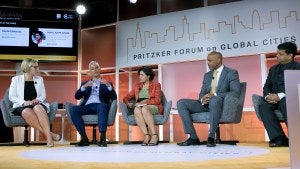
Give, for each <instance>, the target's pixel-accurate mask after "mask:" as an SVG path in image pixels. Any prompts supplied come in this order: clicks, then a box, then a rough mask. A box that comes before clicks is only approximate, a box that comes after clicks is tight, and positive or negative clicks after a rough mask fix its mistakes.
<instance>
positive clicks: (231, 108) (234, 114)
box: [221, 94, 243, 123]
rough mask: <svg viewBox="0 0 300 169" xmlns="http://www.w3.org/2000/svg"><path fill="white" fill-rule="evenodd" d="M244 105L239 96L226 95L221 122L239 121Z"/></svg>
mask: <svg viewBox="0 0 300 169" xmlns="http://www.w3.org/2000/svg"><path fill="white" fill-rule="evenodd" d="M242 113H243V106H242V104H241V102H240V100H239V98H237V97H235V96H232V95H230V94H228V95H226V96H225V98H224V104H223V114H222V118H221V119H222V120H221V122H229V123H239V122H240V121H241V118H242Z"/></svg>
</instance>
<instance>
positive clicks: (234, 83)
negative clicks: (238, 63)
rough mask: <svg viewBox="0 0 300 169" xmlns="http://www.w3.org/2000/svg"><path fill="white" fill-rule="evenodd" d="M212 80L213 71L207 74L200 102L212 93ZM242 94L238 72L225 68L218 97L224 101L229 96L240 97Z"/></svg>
mask: <svg viewBox="0 0 300 169" xmlns="http://www.w3.org/2000/svg"><path fill="white" fill-rule="evenodd" d="M212 79H213V71H209V72H207V73H205V75H204V79H203V84H202V88H201V92H200V94H199V100H201V99H202V97H203V96H204V95H205V94H207V93H209V92H210V89H211V82H212ZM240 92H241V87H240V79H239V74H238V72H237V71H236V70H235V69H231V68H228V67H226V66H224V68H223V71H222V73H221V75H220V79H219V81H218V84H217V88H216V94H217V96H219V97H221V98H223V99H224V98H225V96H226V95H227V94H231V95H233V96H236V97H239V95H240Z"/></svg>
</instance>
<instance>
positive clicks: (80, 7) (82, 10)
mask: <svg viewBox="0 0 300 169" xmlns="http://www.w3.org/2000/svg"><path fill="white" fill-rule="evenodd" d="M85 11H86V8H85V6H84V5H78V6H77V7H76V12H77V13H78V14H80V15H82V14H84V13H85Z"/></svg>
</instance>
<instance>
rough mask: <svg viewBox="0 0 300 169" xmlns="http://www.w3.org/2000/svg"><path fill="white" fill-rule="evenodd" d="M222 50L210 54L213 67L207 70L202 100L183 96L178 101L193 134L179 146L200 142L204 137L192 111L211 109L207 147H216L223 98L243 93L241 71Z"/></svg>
mask: <svg viewBox="0 0 300 169" xmlns="http://www.w3.org/2000/svg"><path fill="white" fill-rule="evenodd" d="M222 58H223V56H222V54H221V53H220V52H215V51H213V52H211V53H209V54H208V56H207V64H208V67H209V69H210V71H209V72H207V73H205V75H204V79H203V84H202V88H201V92H200V94H199V99H198V100H193V99H180V100H179V101H178V102H177V109H178V113H179V115H180V117H181V120H182V123H183V127H184V132H185V133H186V134H189V135H190V138H188V139H187V140H186V141H184V142H180V143H177V145H179V146H189V145H199V144H200V140H199V138H198V136H197V134H196V131H195V128H194V125H193V120H192V114H193V113H199V112H210V122H209V124H210V128H209V133H208V139H207V147H215V146H216V143H215V133H216V130H217V127H218V124H219V121H220V118H221V116H222V108H223V102H224V98H225V96H226V95H229V94H230V95H232V96H235V97H239V95H240V90H241V89H240V80H239V75H238V72H237V71H236V70H234V69H231V68H228V67H226V66H224V65H223V64H222Z"/></svg>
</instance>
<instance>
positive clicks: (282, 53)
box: [259, 42, 300, 147]
mask: <svg viewBox="0 0 300 169" xmlns="http://www.w3.org/2000/svg"><path fill="white" fill-rule="evenodd" d="M277 49H278V50H277V61H278V64H276V65H274V66H272V67H271V68H270V70H269V74H268V77H267V80H266V82H265V85H264V88H263V94H264V99H265V101H264V102H263V103H262V104H261V105H260V107H259V109H260V111H259V112H260V116H261V118H262V121H263V123H264V126H265V128H266V130H267V133H268V135H269V138H270V142H269V146H270V147H282V146H283V147H287V146H289V140H288V138H287V137H286V135H285V134H284V132H283V130H282V127H281V125H280V122H279V120H278V119H277V116H276V115H275V113H274V111H275V110H277V109H278V110H280V111H281V112H282V115H283V118H284V120H285V123H286V124H287V112H286V99H285V86H284V84H285V83H284V74H283V71H284V70H300V63H298V62H295V61H294V58H295V56H296V54H297V46H296V44H294V43H292V42H285V43H282V44H279V45H278V46H277ZM295 78H296V77H295ZM298 78H299V77H298Z"/></svg>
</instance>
